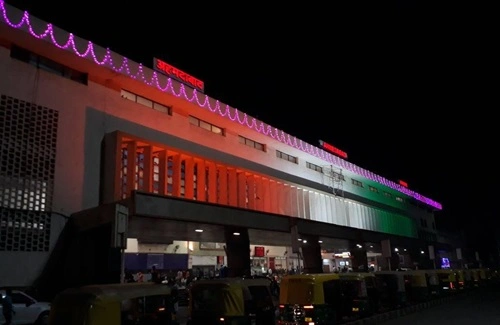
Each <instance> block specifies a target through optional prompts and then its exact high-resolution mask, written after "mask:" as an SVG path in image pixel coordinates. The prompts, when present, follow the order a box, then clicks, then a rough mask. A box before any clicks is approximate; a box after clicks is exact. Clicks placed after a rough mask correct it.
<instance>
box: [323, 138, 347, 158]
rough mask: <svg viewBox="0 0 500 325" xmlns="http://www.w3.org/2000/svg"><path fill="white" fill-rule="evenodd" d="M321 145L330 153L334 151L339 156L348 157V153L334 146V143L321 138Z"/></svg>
mask: <svg viewBox="0 0 500 325" xmlns="http://www.w3.org/2000/svg"><path fill="white" fill-rule="evenodd" d="M319 145H320V146H321V148H322V149H324V150H326V151H328V152H329V153H333V154H334V155H336V156H339V157H340V158H344V159H347V153H346V152H345V151H342V150H340V149H339V148H337V147H334V146H333V145H331V144H329V143H327V142H325V141H323V140H319Z"/></svg>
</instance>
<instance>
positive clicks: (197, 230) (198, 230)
mask: <svg viewBox="0 0 500 325" xmlns="http://www.w3.org/2000/svg"><path fill="white" fill-rule="evenodd" d="M194 231H196V232H203V229H195V230H194Z"/></svg>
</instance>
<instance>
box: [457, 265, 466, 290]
mask: <svg viewBox="0 0 500 325" xmlns="http://www.w3.org/2000/svg"><path fill="white" fill-rule="evenodd" d="M455 276H456V283H457V289H458V290H464V289H465V288H466V284H465V272H464V270H455Z"/></svg>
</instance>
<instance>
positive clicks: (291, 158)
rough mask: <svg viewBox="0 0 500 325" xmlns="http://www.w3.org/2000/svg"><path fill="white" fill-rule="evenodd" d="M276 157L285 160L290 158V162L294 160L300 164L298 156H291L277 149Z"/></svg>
mask: <svg viewBox="0 0 500 325" xmlns="http://www.w3.org/2000/svg"><path fill="white" fill-rule="evenodd" d="M276 157H278V158H280V159H283V160H288V161H289V162H293V163H294V164H298V162H299V159H298V158H297V157H294V156H291V155H289V154H286V153H284V152H281V151H279V150H276Z"/></svg>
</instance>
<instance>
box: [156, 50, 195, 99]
mask: <svg viewBox="0 0 500 325" xmlns="http://www.w3.org/2000/svg"><path fill="white" fill-rule="evenodd" d="M153 68H154V70H155V71H158V72H161V73H162V74H164V75H166V76H168V77H170V78H172V79H175V80H177V81H179V82H182V83H183V84H185V85H186V86H189V87H191V88H194V89H196V90H199V91H201V92H204V91H205V83H204V82H203V81H201V80H199V79H197V78H195V77H193V76H192V75H190V74H187V73H186V72H184V71H182V70H179V69H177V68H176V67H174V66H173V65H170V64H168V63H167V62H164V61H162V60H160V59H157V58H154V59H153Z"/></svg>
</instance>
